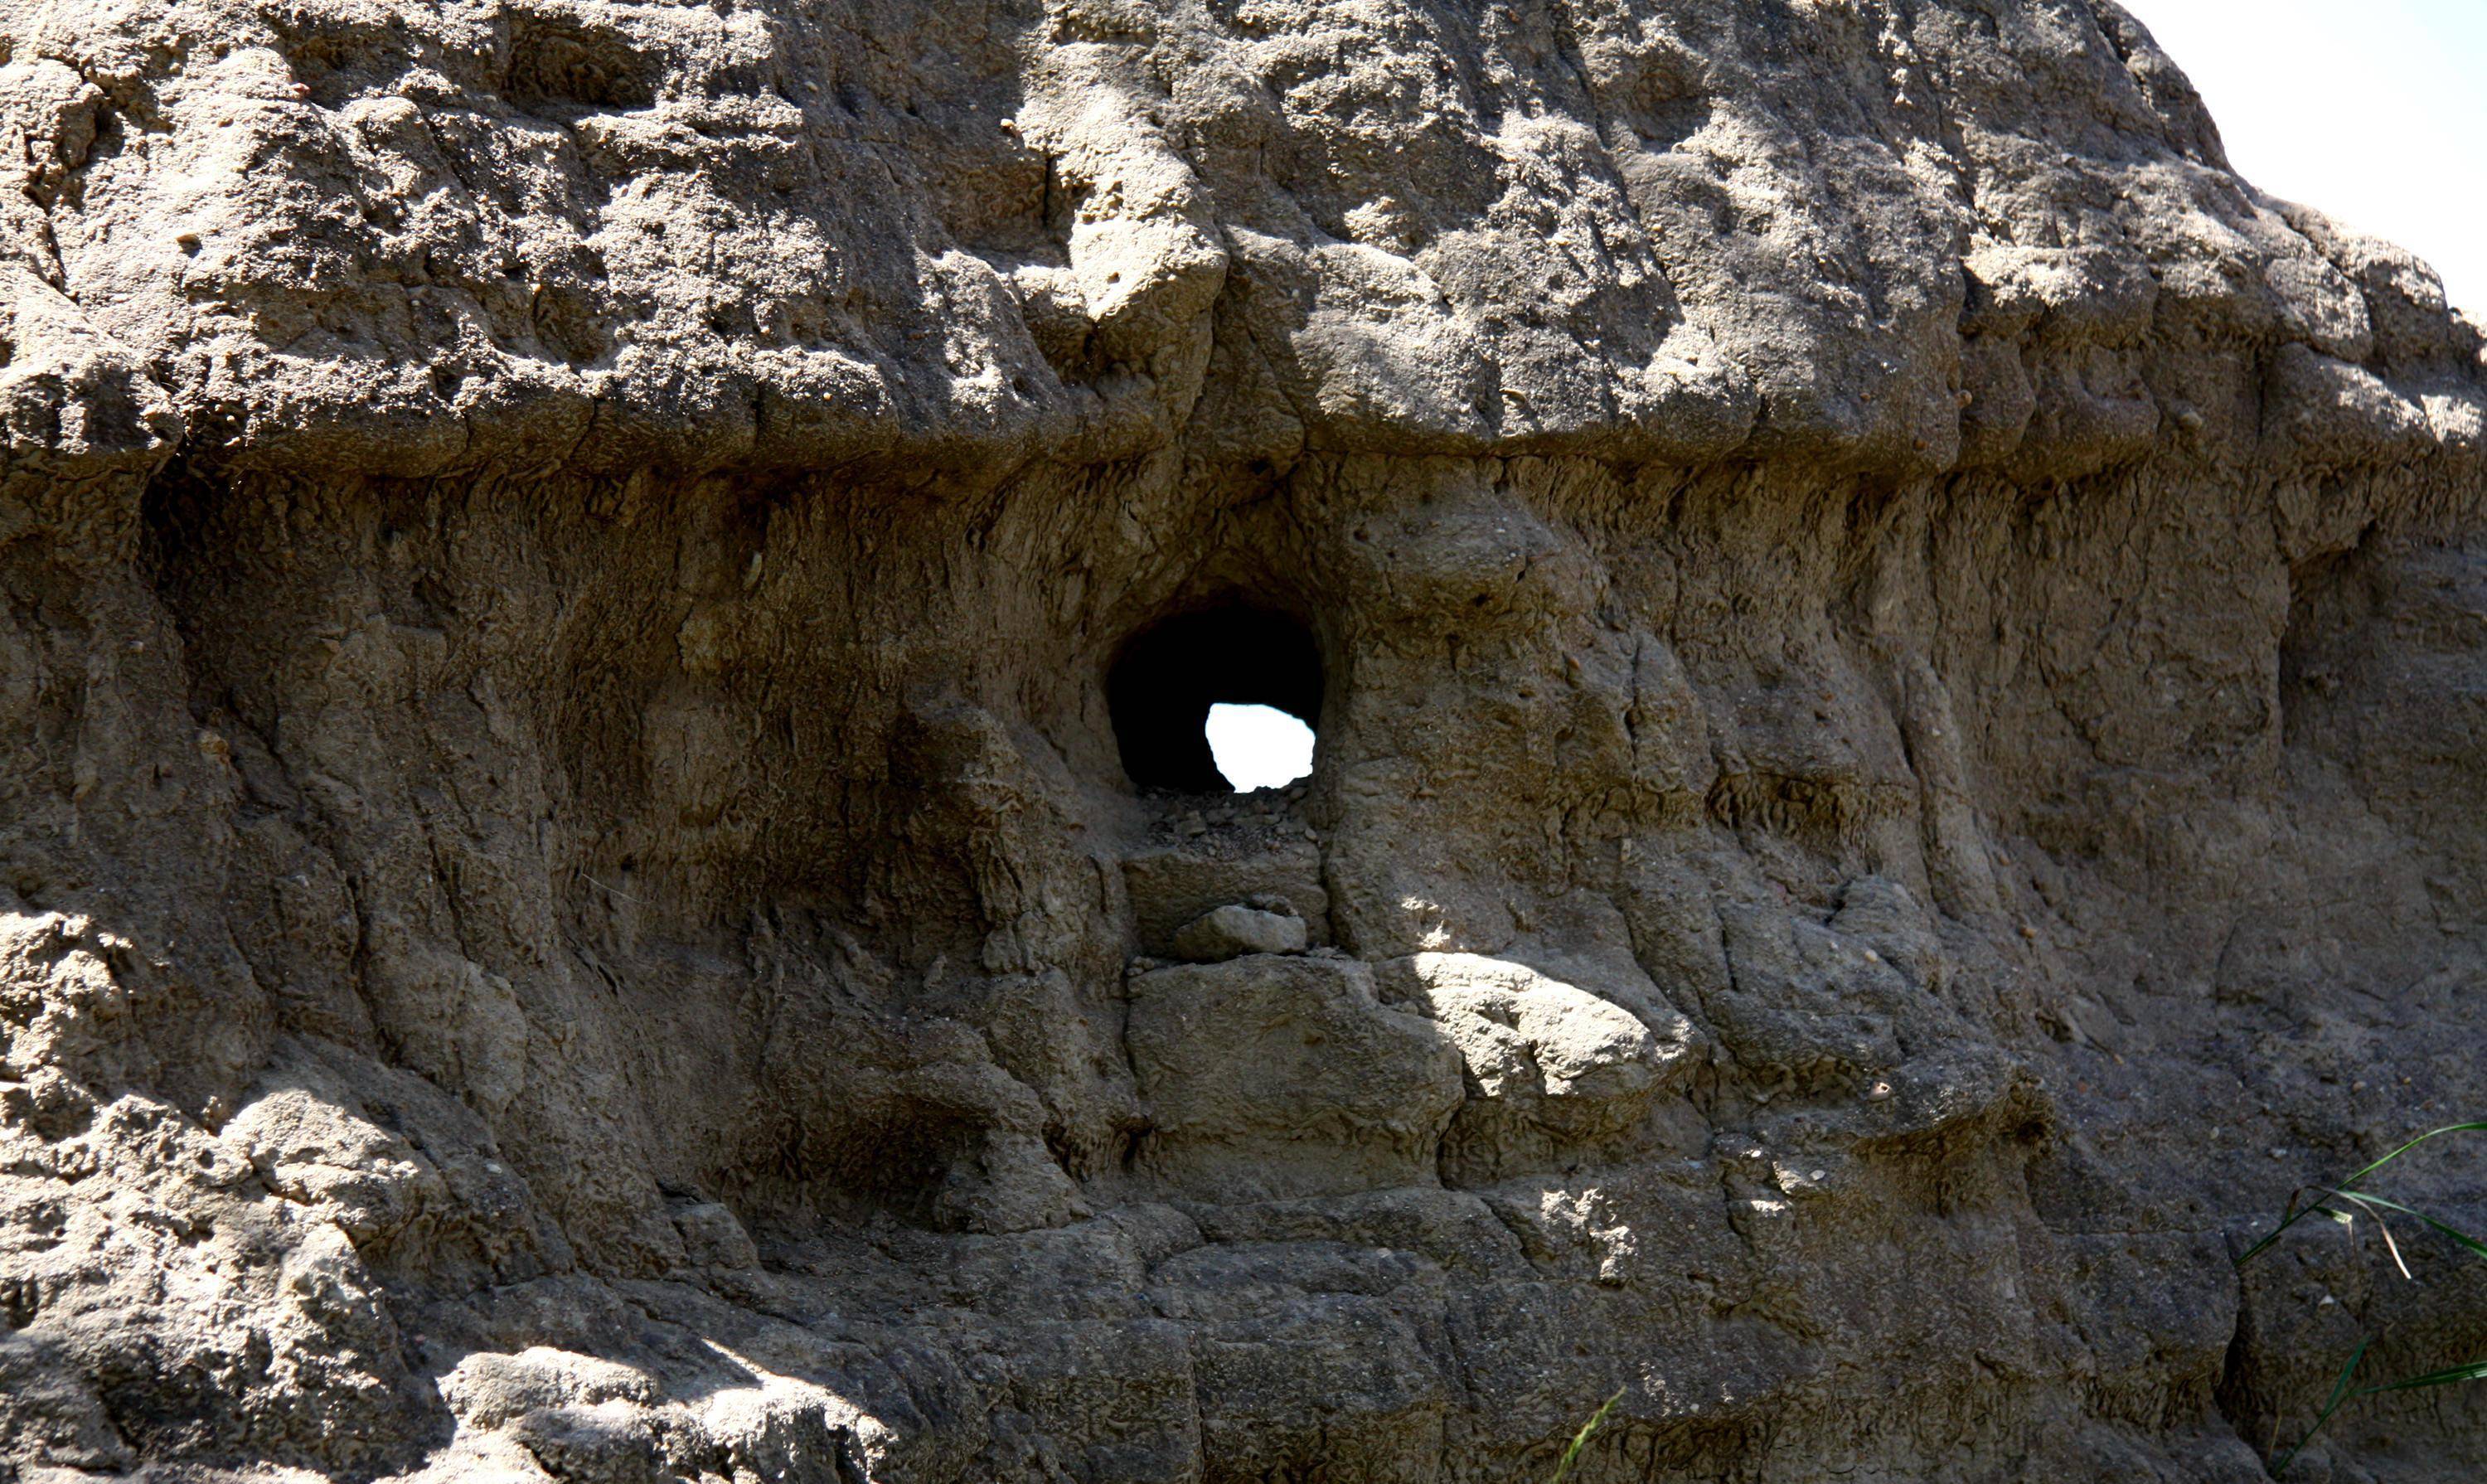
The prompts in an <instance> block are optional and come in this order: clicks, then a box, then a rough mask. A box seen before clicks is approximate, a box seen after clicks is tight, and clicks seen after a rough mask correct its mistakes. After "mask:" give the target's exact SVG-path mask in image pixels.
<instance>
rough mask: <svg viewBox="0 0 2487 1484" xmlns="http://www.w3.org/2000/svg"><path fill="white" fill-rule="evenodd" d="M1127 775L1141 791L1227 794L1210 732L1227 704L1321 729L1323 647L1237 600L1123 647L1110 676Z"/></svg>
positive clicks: (1287, 621) (1110, 699)
mask: <svg viewBox="0 0 2487 1484" xmlns="http://www.w3.org/2000/svg"><path fill="white" fill-rule="evenodd" d="M1105 684H1106V697H1107V703H1108V705H1109V706H1110V708H1111V710H1112V713H1113V718H1114V739H1115V741H1116V742H1118V743H1119V744H1120V746H1121V748H1122V754H1123V771H1124V772H1125V773H1127V774H1129V775H1130V777H1131V780H1132V783H1133V784H1134V785H1135V786H1137V787H1140V788H1144V789H1170V790H1173V791H1174V792H1177V793H1183V794H1229V793H1233V792H1234V788H1233V786H1232V785H1230V784H1229V783H1228V782H1227V781H1226V778H1225V776H1224V775H1223V774H1222V773H1220V772H1219V771H1218V770H1217V761H1216V758H1215V757H1214V756H1213V755H1212V754H1211V752H1210V747H1209V737H1208V732H1207V727H1208V722H1209V708H1211V707H1212V706H1215V705H1217V704H1219V703H1221V702H1224V703H1229V704H1233V705H1239V706H1270V707H1274V708H1276V709H1277V710H1279V711H1282V712H1285V713H1287V714H1289V715H1291V716H1295V717H1297V718H1298V719H1299V720H1301V721H1302V722H1303V723H1304V724H1305V725H1306V726H1310V727H1313V728H1315V729H1316V731H1318V730H1319V728H1320V725H1321V697H1322V666H1321V651H1320V648H1319V647H1318V646H1317V645H1315V644H1314V642H1313V636H1312V634H1311V633H1310V632H1308V631H1307V630H1305V629H1304V627H1303V625H1301V624H1299V623H1298V622H1296V621H1295V620H1294V619H1291V618H1288V617H1286V616H1285V615H1283V614H1279V613H1273V612H1271V611H1269V610H1268V609H1265V608H1256V607H1252V606H1249V605H1247V604H1242V603H1234V604H1226V605H1222V606H1219V607H1216V608H1210V609H1206V610H1203V611H1199V612H1193V613H1185V614H1180V615H1177V616H1176V617H1173V618H1169V619H1164V620H1161V621H1160V622H1159V623H1157V624H1155V625H1153V626H1152V627H1150V628H1148V629H1145V630H1141V631H1140V632H1139V633H1138V634H1137V635H1135V636H1134V637H1133V638H1132V640H1131V641H1130V642H1129V643H1127V644H1126V645H1124V646H1123V652H1122V654H1121V655H1120V656H1119V657H1117V658H1116V659H1115V661H1114V667H1113V670H1112V672H1111V673H1110V674H1109V675H1108V676H1107V678H1106V683H1105Z"/></svg>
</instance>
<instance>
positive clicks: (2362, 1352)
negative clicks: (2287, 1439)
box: [2271, 1334, 2375, 1479]
mask: <svg viewBox="0 0 2487 1484" xmlns="http://www.w3.org/2000/svg"><path fill="white" fill-rule="evenodd" d="M2373 1343H2375V1337H2374V1336H2373V1335H2371V1334H2369V1335H2367V1336H2366V1337H2365V1338H2364V1339H2362V1340H2360V1341H2359V1342H2358V1348H2357V1349H2355V1350H2353V1351H2351V1352H2349V1363H2348V1364H2346V1365H2344V1366H2342V1367H2340V1379H2339V1380H2337V1381H2335V1382H2333V1384H2332V1399H2331V1400H2330V1401H2327V1402H2325V1403H2324V1404H2323V1410H2322V1411H2321V1412H2320V1413H2318V1414H2315V1417H2314V1425H2313V1426H2312V1427H2309V1428H2307V1429H2306V1430H2305V1436H2304V1437H2302V1438H2300V1439H2298V1440H2297V1442H2295V1443H2293V1444H2291V1445H2290V1446H2289V1449H2288V1451H2287V1452H2285V1453H2282V1454H2281V1455H2279V1457H2277V1458H2276V1459H2273V1460H2272V1462H2271V1476H2272V1477H2273V1478H2275V1479H2276V1478H2278V1477H2279V1476H2280V1474H2281V1472H2282V1471H2283V1470H2286V1469H2287V1468H2288V1466H2289V1465H2290V1464H2292V1463H2294V1462H2295V1461H2296V1459H2297V1455H2298V1454H2300V1453H2303V1452H2305V1445H2306V1444H2307V1443H2309V1442H2313V1441H2314V1435H2315V1434H2316V1433H2319V1432H2321V1431H2323V1424H2324V1423H2326V1422H2329V1421H2331V1420H2332V1414H2333V1413H2335V1412H2338V1411H2339V1410H2340V1405H2341V1404H2342V1403H2343V1402H2346V1401H2347V1400H2348V1399H2349V1398H2350V1396H2351V1395H2353V1394H2355V1395H2361V1396H2362V1395H2364V1394H2365V1393H2363V1392H2356V1393H2353V1392H2351V1391H2350V1389H2349V1383H2350V1381H2351V1379H2352V1378H2354V1377H2355V1376H2356V1375H2357V1374H2358V1362H2359V1361H2361V1360H2363V1359H2364V1358H2366V1347H2367V1346H2369V1345H2372V1344H2373Z"/></svg>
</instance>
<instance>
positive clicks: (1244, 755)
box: [1193, 704, 1313, 794]
mask: <svg viewBox="0 0 2487 1484" xmlns="http://www.w3.org/2000/svg"><path fill="white" fill-rule="evenodd" d="M1198 755H1199V754H1197V753H1194V754H1193V756H1195V757H1197V756H1198ZM1209 755H1210V756H1211V757H1213V758H1215V759H1216V760H1217V770H1218V771H1219V772H1221V773H1224V774H1225V775H1226V781H1227V782H1229V783H1231V784H1233V785H1235V789H1236V792H1238V793H1243V794H1248V793H1250V792H1252V791H1253V790H1254V789H1273V788H1276V787H1278V786H1279V785H1280V784H1285V783H1293V782H1295V781H1296V780H1297V779H1298V778H1300V777H1302V776H1303V775H1304V774H1306V773H1308V772H1311V771H1312V770H1313V729H1312V728H1311V727H1308V726H1306V725H1304V724H1303V723H1302V722H1301V721H1299V720H1297V719H1296V718H1295V717H1293V716H1290V715H1288V714H1286V713H1285V712H1282V711H1280V710H1278V709H1277V708H1276V707H1274V706H1227V705H1223V704H1220V705H1217V706H1213V707H1211V708H1209Z"/></svg>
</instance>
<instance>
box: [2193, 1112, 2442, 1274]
mask: <svg viewBox="0 0 2487 1484" xmlns="http://www.w3.org/2000/svg"><path fill="white" fill-rule="evenodd" d="M2480 1133H2487V1121H2481V1122H2475V1123H2448V1124H2445V1126H2444V1127H2443V1128H2441V1129H2429V1130H2428V1131H2427V1132H2425V1133H2424V1134H2419V1135H2418V1136H2417V1137H2416V1138H2414V1139H2411V1140H2410V1141H2409V1142H2408V1143H2406V1144H2403V1145H2401V1146H2400V1147H2399V1148H2398V1149H2395V1150H2393V1151H2392V1152H2391V1153H2389V1154H2388V1155H2386V1156H2384V1157H2383V1158H2382V1159H2380V1160H2377V1161H2376V1162H2373V1163H2372V1164H2369V1165H2367V1166H2365V1167H2364V1168H2362V1169H2361V1170H2359V1171H2358V1172H2357V1173H2356V1174H2353V1175H2351V1176H2350V1177H2349V1178H2348V1179H2346V1180H2343V1181H2341V1182H2340V1183H2339V1184H2338V1185H2336V1186H2334V1187H2333V1188H2332V1189H2331V1190H2326V1191H2324V1192H2323V1193H2322V1194H2321V1195H2320V1196H2318V1197H2316V1198H2315V1199H2314V1200H2313V1201H2311V1202H2309V1203H2307V1204H2305V1205H2304V1206H2300V1205H2299V1204H2297V1197H2298V1196H2299V1195H2302V1194H2304V1193H2305V1191H2304V1190H2303V1189H2302V1188H2301V1189H2300V1190H2296V1191H2294V1192H2291V1194H2290V1195H2289V1197H2288V1209H2287V1210H2286V1212H2285V1213H2284V1214H2283V1215H2282V1216H2281V1217H2280V1218H2279V1224H2278V1225H2277V1226H2275V1227H2273V1228H2272V1229H2271V1235H2270V1236H2268V1237H2265V1238H2263V1239H2262V1240H2261V1241H2260V1242H2257V1243H2255V1244H2254V1245H2253V1246H2249V1247H2248V1248H2246V1250H2245V1253H2244V1255H2243V1256H2240V1257H2239V1258H2238V1259H2237V1264H2236V1265H2237V1266H2238V1267H2240V1268H2242V1267H2244V1266H2245V1265H2246V1264H2248V1263H2249V1262H2251V1261H2253V1260H2254V1258H2255V1257H2256V1256H2257V1255H2258V1254H2259V1253H2260V1252H2261V1251H2262V1249H2263V1248H2265V1247H2267V1246H2271V1245H2272V1244H2273V1243H2275V1242H2277V1241H2278V1240H2279V1238H2280V1234H2281V1233H2282V1232H2285V1231H2287V1230H2288V1229H2289V1228H2290V1227H2292V1226H2295V1225H2296V1224H2297V1223H2298V1222H2300V1221H2302V1220H2304V1219H2305V1218H2307V1217H2309V1216H2312V1215H2313V1214H2314V1213H2315V1212H2317V1211H2322V1210H2326V1209H2328V1207H2327V1205H2326V1203H2327V1202H2329V1201H2330V1200H2331V1199H2332V1198H2333V1197H2334V1196H2338V1195H2343V1194H2346V1193H2348V1191H2349V1189H2350V1188H2351V1187H2352V1186H2355V1185H2356V1184H2357V1183H2358V1182H2359V1181H2361V1180H2363V1179H2365V1178H2366V1177H2367V1176H2368V1175H2371V1174H2373V1173H2374V1172H2375V1171H2377V1170H2379V1169H2382V1168H2383V1167H2384V1166H2385V1165H2387V1164H2389V1163H2391V1162H2393V1161H2394V1160H2397V1159H2399V1158H2400V1157H2401V1156H2402V1155H2405V1154H2407V1153H2409V1152H2410V1151H2411V1150H2413V1149H2416V1148H2417V1146H2418V1145H2420V1144H2423V1143H2425V1142H2426V1141H2427V1140H2428V1139H2431V1138H2442V1137H2443V1136H2444V1135H2445V1134H2480ZM2411 1215H2413V1216H2415V1215H2417V1213H2416V1212H2412V1213H2411Z"/></svg>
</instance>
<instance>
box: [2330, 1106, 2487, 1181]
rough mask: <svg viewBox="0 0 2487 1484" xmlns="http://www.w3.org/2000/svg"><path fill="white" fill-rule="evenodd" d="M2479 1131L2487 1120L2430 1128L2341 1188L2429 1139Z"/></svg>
mask: <svg viewBox="0 0 2487 1484" xmlns="http://www.w3.org/2000/svg"><path fill="white" fill-rule="evenodd" d="M2478 1133H2487V1121H2482V1122H2478V1123H2448V1124H2445V1126H2444V1127H2443V1128H2441V1129H2429V1130H2428V1131H2427V1132H2425V1133H2424V1134H2419V1135H2418V1136H2417V1137H2416V1138H2414V1139H2411V1140H2410V1141H2409V1142H2408V1143H2406V1144H2403V1145H2402V1146H2401V1147H2399V1148H2398V1149H2395V1150H2393V1151H2392V1152H2391V1153H2389V1154H2388V1155H2386V1156H2384V1157H2383V1158H2382V1159H2380V1160H2377V1161H2376V1162H2374V1163H2372V1164H2369V1165H2367V1166H2366V1167H2365V1168H2364V1169H2361V1170H2360V1171H2358V1172H2357V1173H2356V1174H2354V1175H2351V1176H2350V1177H2349V1178H2348V1179H2346V1180H2343V1181H2341V1182H2340V1189H2341V1190H2347V1189H2349V1188H2350V1187H2351V1186H2353V1185H2356V1184H2357V1183H2358V1182H2359V1181H2361V1180H2363V1179H2365V1178H2366V1177H2367V1176H2368V1175H2371V1174H2373V1173H2374V1172H2375V1171H2377V1170H2379V1169H2382V1168H2383V1167H2384V1166H2385V1165H2387V1164H2389V1163H2391V1162H2393V1161H2394V1160H2397V1159H2399V1158H2400V1157H2401V1156H2402V1155H2405V1154H2407V1153H2409V1152H2410V1151H2411V1150H2413V1149H2416V1148H2417V1146H2418V1145H2420V1144H2423V1143H2425V1142H2426V1141H2427V1140H2428V1139H2431V1138H2442V1137H2443V1136H2444V1135H2445V1134H2478Z"/></svg>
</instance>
